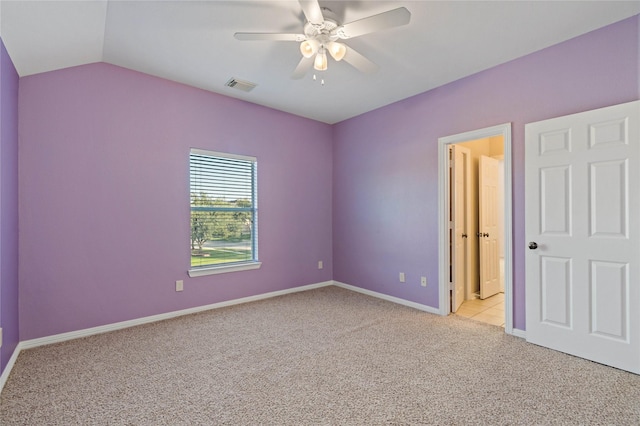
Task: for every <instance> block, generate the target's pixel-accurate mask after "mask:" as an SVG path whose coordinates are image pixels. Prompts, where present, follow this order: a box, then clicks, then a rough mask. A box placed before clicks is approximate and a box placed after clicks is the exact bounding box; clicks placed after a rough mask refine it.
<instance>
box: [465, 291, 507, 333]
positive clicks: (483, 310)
mask: <svg viewBox="0 0 640 426" xmlns="http://www.w3.org/2000/svg"><path fill="white" fill-rule="evenodd" d="M456 315H460V316H461V317H465V318H471V319H472V320H476V321H480V322H484V323H487V324H493V325H499V326H501V327H504V293H498V294H496V295H494V296H491V297H488V298H486V299H484V300H481V299H473V300H467V301H465V302H464V303H463V304H462V305H460V308H459V309H458V311H457V312H456Z"/></svg>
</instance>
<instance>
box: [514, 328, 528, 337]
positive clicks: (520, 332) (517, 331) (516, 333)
mask: <svg viewBox="0 0 640 426" xmlns="http://www.w3.org/2000/svg"><path fill="white" fill-rule="evenodd" d="M511 335H512V336H516V337H519V338H521V339H526V338H527V332H526V331H524V330H520V329H517V328H514V329H513V330H512V332H511Z"/></svg>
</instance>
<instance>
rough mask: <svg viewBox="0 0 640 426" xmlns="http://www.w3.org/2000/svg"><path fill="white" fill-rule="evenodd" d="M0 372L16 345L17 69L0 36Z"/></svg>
mask: <svg viewBox="0 0 640 426" xmlns="http://www.w3.org/2000/svg"><path fill="white" fill-rule="evenodd" d="M0 327H2V334H3V342H2V348H0V374H2V372H3V371H4V368H5V367H6V365H7V362H9V358H11V355H12V354H13V351H14V350H15V348H16V346H17V345H18V341H19V335H18V73H17V72H16V69H15V68H14V66H13V63H12V62H11V58H9V55H8V54H7V50H6V49H5V47H4V43H3V42H2V40H0Z"/></svg>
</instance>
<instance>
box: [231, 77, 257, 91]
mask: <svg viewBox="0 0 640 426" xmlns="http://www.w3.org/2000/svg"><path fill="white" fill-rule="evenodd" d="M225 86H229V87H233V88H234V89H238V90H242V91H243V92H250V91H252V90H253V88H254V87H256V86H257V84H256V83H252V82H250V81H243V80H238V79H237V78H231V79H229V81H227V82H226V83H225Z"/></svg>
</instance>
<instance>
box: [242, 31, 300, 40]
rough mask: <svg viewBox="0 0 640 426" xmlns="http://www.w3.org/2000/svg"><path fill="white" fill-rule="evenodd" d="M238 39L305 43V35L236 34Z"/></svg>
mask: <svg viewBox="0 0 640 426" xmlns="http://www.w3.org/2000/svg"><path fill="white" fill-rule="evenodd" d="M233 36H234V37H235V38H236V39H238V40H242V41H247V40H270V41H304V40H305V38H306V37H305V36H304V34H286V33H235V34H234V35H233Z"/></svg>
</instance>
